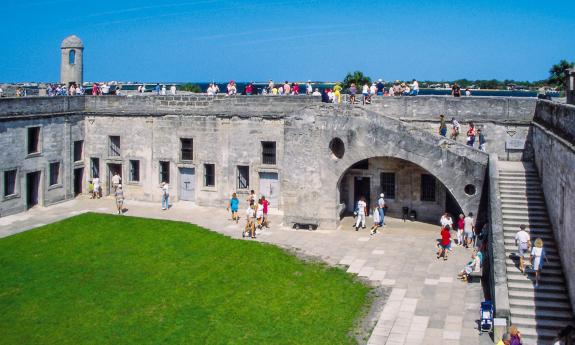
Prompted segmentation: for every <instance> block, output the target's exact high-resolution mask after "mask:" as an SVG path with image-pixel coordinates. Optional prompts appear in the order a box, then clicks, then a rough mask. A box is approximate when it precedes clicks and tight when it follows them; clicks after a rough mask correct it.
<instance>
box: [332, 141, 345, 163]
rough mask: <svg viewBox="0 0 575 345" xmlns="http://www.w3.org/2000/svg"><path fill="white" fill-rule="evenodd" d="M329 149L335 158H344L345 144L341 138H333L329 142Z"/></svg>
mask: <svg viewBox="0 0 575 345" xmlns="http://www.w3.org/2000/svg"><path fill="white" fill-rule="evenodd" d="M329 149H330V150H331V153H332V154H333V156H334V157H335V158H338V159H340V158H342V157H343V154H344V153H345V145H344V143H343V141H342V140H341V139H340V138H333V139H331V141H330V142H329Z"/></svg>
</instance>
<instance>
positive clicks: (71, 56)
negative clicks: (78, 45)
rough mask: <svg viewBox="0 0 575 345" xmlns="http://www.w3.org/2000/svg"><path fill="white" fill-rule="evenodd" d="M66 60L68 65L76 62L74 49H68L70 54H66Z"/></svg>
mask: <svg viewBox="0 0 575 345" xmlns="http://www.w3.org/2000/svg"><path fill="white" fill-rule="evenodd" d="M68 62H69V63H70V65H74V64H76V51H75V50H74V49H72V50H70V55H69V56H68Z"/></svg>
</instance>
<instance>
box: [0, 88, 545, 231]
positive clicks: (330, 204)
mask: <svg viewBox="0 0 575 345" xmlns="http://www.w3.org/2000/svg"><path fill="white" fill-rule="evenodd" d="M534 106H535V100H533V99H525V100H524V99H507V98H490V97H474V98H468V99H464V98H461V99H453V98H450V97H436V96H417V97H405V98H377V99H375V100H374V102H373V104H371V105H370V106H367V107H365V108H363V109H362V108H360V107H351V106H349V105H339V106H338V105H331V104H330V105H327V104H322V103H320V100H319V98H318V97H305V96H301V97H271V96H270V97H258V96H251V97H250V96H236V97H226V96H217V97H208V96H205V95H186V96H151V97H150V96H147V97H146V96H144V97H140V96H138V97H115V96H109V97H62V98H47V97H34V98H23V99H1V100H0V121H2V122H1V123H2V126H4V127H3V128H11V129H10V130H9V131H8V130H6V131H3V132H2V133H1V137H0V138H1V140H3V141H5V142H10V143H23V142H25V140H26V135H25V131H24V130H23V129H24V128H26V126H29V125H33V124H45V125H46V129H43V134H44V135H43V140H48V138H49V144H48V145H46V146H45V150H44V151H43V154H42V157H44V158H43V159H45V160H43V161H41V160H30V159H28V160H26V157H24V156H22V154H19V155H18V154H12V155H10V156H7V155H6V156H4V157H2V166H7V167H8V166H15V167H18V169H20V171H22V172H24V171H28V170H30V169H36V168H38V169H44V170H43V175H42V176H43V177H44V178H48V176H47V175H48V173H47V172H46V171H45V169H46V165H47V164H49V162H50V161H51V160H54V159H55V158H54V156H60V157H62V169H63V171H64V175H65V176H66V177H65V178H64V179H63V186H62V187H61V192H52V190H50V193H48V192H46V193H45V194H44V195H43V196H42V199H43V200H44V204H49V203H52V202H56V201H58V200H64V199H67V198H71V197H72V196H73V186H72V184H73V178H72V175H73V170H74V169H75V168H78V167H79V166H83V167H84V168H85V169H84V184H83V186H82V188H83V190H84V191H86V189H87V187H86V183H85V181H87V179H88V178H89V177H90V175H91V171H92V166H91V164H92V160H91V158H98V164H99V166H98V168H99V170H100V179H101V180H102V182H103V187H104V189H105V192H106V188H107V183H108V181H107V178H108V176H107V174H108V171H107V168H108V166H109V164H121V166H122V175H123V182H124V185H125V189H126V195H127V197H128V198H131V199H138V200H153V201H158V200H159V195H160V193H159V184H160V179H161V178H160V167H159V164H160V162H161V161H162V162H169V170H170V184H171V186H172V196H173V200H178V199H179V196H180V195H179V194H180V193H179V192H180V191H179V190H178V189H179V187H180V186H179V184H180V182H181V181H179V179H180V172H181V169H194V170H193V171H194V173H195V187H196V189H195V195H194V197H195V198H194V201H195V202H196V203H197V204H200V205H224V204H225V203H226V201H227V199H228V198H229V195H230V193H231V192H232V191H238V192H240V194H245V193H247V191H248V190H249V189H256V190H260V189H261V188H262V181H261V180H262V179H264V177H266V178H267V177H269V176H270V174H271V176H272V177H273V176H274V175H275V178H277V185H274V186H273V188H275V192H276V193H278V194H279V195H280V196H278V199H277V201H276V202H275V204H274V205H273V206H276V207H278V208H279V211H278V212H284V214H285V215H286V221H288V222H289V221H296V220H297V219H296V218H298V217H300V218H302V219H311V220H314V221H318V220H319V221H321V222H323V223H324V224H326V225H334V220H335V219H337V217H338V205H337V203H338V202H339V200H340V199H341V198H340V195H338V194H339V192H338V182H339V179H340V178H341V177H342V176H343V175H344V173H345V172H346V171H347V169H348V168H349V167H350V166H351V165H352V164H353V163H355V162H357V161H358V160H361V159H367V158H372V157H381V156H388V157H395V158H401V159H406V160H407V161H410V162H414V163H416V165H417V164H419V165H420V167H423V168H425V169H427V170H432V171H433V172H434V175H435V176H437V177H438V183H440V184H439V188H438V193H439V194H438V200H443V199H444V194H442V193H445V191H449V192H450V193H451V194H453V195H454V196H455V197H456V199H458V201H459V203H460V205H461V207H462V209H464V210H465V211H469V210H477V208H478V206H479V198H480V193H481V190H482V183H483V179H484V177H485V165H486V162H487V159H486V155H484V154H483V153H481V152H479V151H478V150H476V149H468V148H466V147H460V145H455V146H453V144H452V143H450V142H449V141H445V140H443V139H442V138H440V137H439V136H437V135H436V129H435V126H437V124H438V115H439V114H441V113H443V114H446V117H447V118H448V119H449V118H450V117H451V116H455V117H456V118H458V119H459V121H460V122H462V123H464V122H465V121H467V120H473V121H475V122H477V123H483V124H485V126H493V128H494V130H493V133H495V135H497V136H498V137H497V138H493V145H492V147H493V148H494V149H496V150H497V152H498V153H499V154H500V155H501V156H503V158H505V156H506V154H507V152H506V149H505V144H504V142H505V139H504V138H506V136H509V132H511V131H510V130H509V128H508V126H514V127H521V129H522V130H521V131H517V130H516V131H515V133H514V134H515V135H517V133H519V136H523V138H524V139H527V137H528V134H529V122H530V120H531V117H532V114H533V109H534ZM530 107H532V108H530ZM366 111H367V112H366ZM71 119H73V120H71ZM400 120H401V121H400ZM52 123H57V125H56V127H53V125H52ZM409 123H411V125H409ZM422 129H423V130H425V131H427V132H428V133H427V134H425V135H424V134H422V133H420V132H418V131H420V130H422ZM487 135H488V145H491V144H489V141H490V140H491V137H490V136H489V134H487ZM110 136H120V137H121V138H122V139H121V143H122V144H121V155H120V156H119V157H116V156H114V157H112V156H110V154H109V137H110ZM335 136H338V137H341V138H343V139H344V142H345V144H346V145H347V149H348V154H347V155H346V156H345V157H344V158H343V159H340V160H334V159H333V158H332V157H331V152H330V151H329V147H328V146H329V142H330V140H331V139H332V138H333V137H335ZM180 138H193V140H194V144H193V146H194V157H193V159H192V160H187V161H183V160H182V159H181V155H180V145H181V142H180ZM382 138H383V139H382ZM380 139H382V140H380ZM77 140H84V155H83V159H82V162H77V163H74V162H73V160H72V159H71V158H66V157H69V156H70V155H71V154H72V148H71V146H73V142H74V141H77ZM370 140H376V141H379V144H378V145H379V146H373V145H370V144H369V142H370ZM262 141H271V142H275V143H276V164H265V163H264V162H263V160H262V146H261V142H262ZM402 145H403V146H402ZM399 146H402V147H401V149H398V147H399ZM439 146H441V148H438V147H439ZM223 148H225V149H223ZM15 151H16V150H15ZM519 151H520V154H519V155H515V156H513V157H511V158H513V159H518V158H521V156H522V155H524V154H523V150H519ZM130 161H139V162H140V165H139V174H140V176H139V181H130V170H131V168H130ZM22 162H26V164H29V165H28V166H26V165H24V164H22ZM205 164H214V165H215V167H216V171H217V173H216V176H215V186H212V187H205V186H204V181H203V180H204V178H205V177H204V175H205ZM238 166H248V167H249V188H247V189H246V190H238V188H237V167H238ZM392 166H393V164H392V162H391V161H390V162H389V165H388V167H392ZM450 166H451V167H458V169H459V170H460V171H462V172H466V174H463V175H465V176H466V177H465V178H463V177H462V178H452V177H450V176H453V174H452V173H451V172H449V171H448V169H449V167H450ZM374 169H376V170H377V169H379V170H382V169H383V170H385V169H386V167H385V164H384V166H379V167H375V166H374ZM379 170H378V171H379ZM444 170H445V173H444V172H443V171H444ZM373 171H375V170H372V173H373ZM414 171H419V172H420V170H417V169H414ZM442 174H445V176H444V177H443V176H442ZM413 175H414V176H413V179H411V180H410V182H409V183H410V184H411V185H412V186H411V187H410V188H413V185H417V183H418V182H417V181H419V180H417V178H418V177H417V176H419V175H420V173H413ZM416 175H417V176H416ZM448 175H449V176H448ZM19 176H20V175H19ZM374 176H375V175H374ZM260 177H262V179H260ZM466 178H467V180H466ZM374 180H375V178H374ZM265 181H267V180H265V179H264V182H265ZM19 183H20V185H21V187H20V188H25V186H24V184H25V181H23V180H20V182H19ZM266 183H267V182H266ZM467 183H471V184H473V185H474V186H476V188H477V190H478V192H477V193H476V194H475V195H471V196H468V195H465V194H463V192H462V191H461V189H462V188H463V186H464V185H466V184H467ZM443 186H444V187H445V188H444V189H442V187H443ZM264 187H265V186H264ZM398 188H407V185H406V184H405V183H403V182H402V181H399V180H398ZM56 189H57V188H56ZM442 190H444V191H443V192H442ZM58 193H60V194H58ZM377 193H378V188H377V185H374V190H373V192H372V196H373V197H374V198H375V197H376V195H377ZM55 194H57V195H55ZM407 194H409V195H410V196H411V197H412V198H417V197H418V196H417V193H407ZM240 198H242V195H240ZM23 199H24V198H22V197H21V198H17V197H14V198H12V199H11V200H3V201H2V208H3V210H4V211H3V212H4V213H15V212H20V211H22V210H24V209H25V208H26V203H25V201H24V200H23ZM403 203H404V202H403V201H401V200H399V201H398V202H397V205H396V206H397V207H394V208H395V211H397V212H399V211H398V210H399V209H400V207H401V206H399V205H401V204H403ZM310 205H317V206H314V207H310ZM427 206H428V207H426V205H425V204H422V203H419V205H418V206H417V207H418V208H419V211H420V212H419V214H421V215H422V219H424V218H427V219H428V220H432V219H436V218H437V216H438V214H439V213H440V209H441V207H440V206H441V205H440V206H439V207H438V205H437V203H436V204H434V205H432V204H428V205H427ZM423 215H426V216H423Z"/></svg>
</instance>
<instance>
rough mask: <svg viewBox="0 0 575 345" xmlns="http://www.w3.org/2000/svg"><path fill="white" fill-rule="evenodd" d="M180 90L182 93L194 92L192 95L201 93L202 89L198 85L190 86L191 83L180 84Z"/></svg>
mask: <svg viewBox="0 0 575 345" xmlns="http://www.w3.org/2000/svg"><path fill="white" fill-rule="evenodd" d="M179 89H180V90H182V91H188V92H194V93H202V92H203V91H202V88H201V87H200V86H199V85H196V84H192V83H186V84H182V85H180V87H179Z"/></svg>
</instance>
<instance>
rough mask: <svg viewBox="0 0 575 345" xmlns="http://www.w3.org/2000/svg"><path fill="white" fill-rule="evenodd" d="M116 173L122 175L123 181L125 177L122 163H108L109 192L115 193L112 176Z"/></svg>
mask: <svg viewBox="0 0 575 345" xmlns="http://www.w3.org/2000/svg"><path fill="white" fill-rule="evenodd" d="M116 173H118V175H120V177H121V178H122V181H123V180H124V179H123V177H122V164H116V163H108V193H110V194H113V193H114V190H113V186H112V176H114V175H115V174H116Z"/></svg>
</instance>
